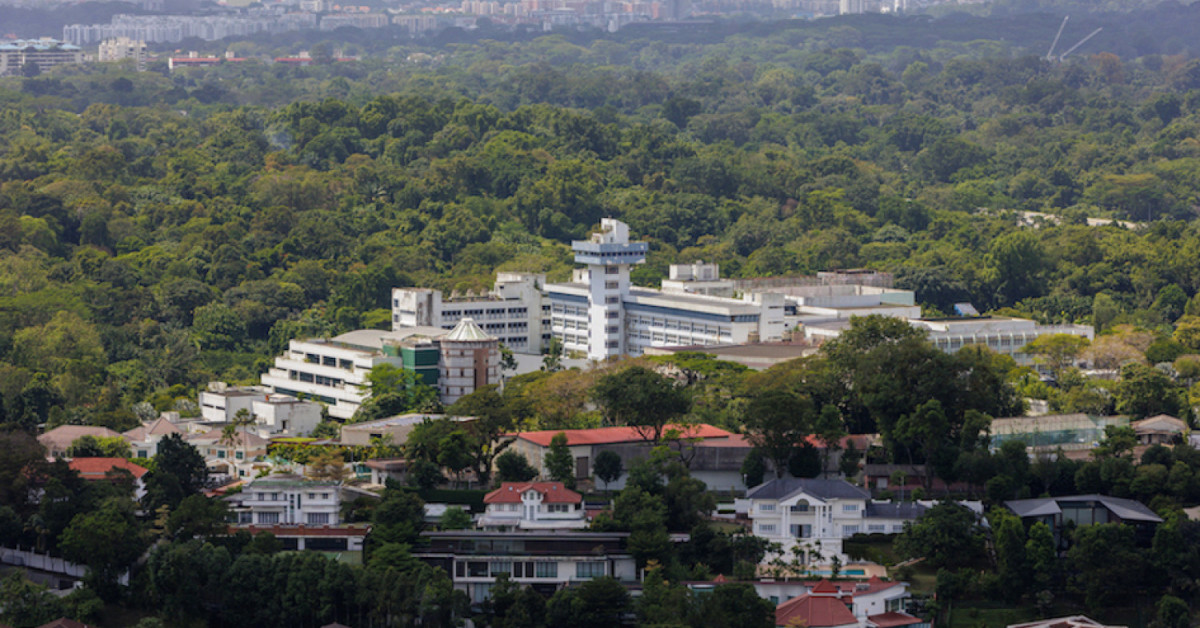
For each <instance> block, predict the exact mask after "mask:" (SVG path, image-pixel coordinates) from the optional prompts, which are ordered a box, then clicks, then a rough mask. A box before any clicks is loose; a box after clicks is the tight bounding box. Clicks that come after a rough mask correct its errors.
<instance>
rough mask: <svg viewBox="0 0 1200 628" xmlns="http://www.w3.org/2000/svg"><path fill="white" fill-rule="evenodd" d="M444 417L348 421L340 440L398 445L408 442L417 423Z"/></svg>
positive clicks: (463, 418) (463, 419)
mask: <svg viewBox="0 0 1200 628" xmlns="http://www.w3.org/2000/svg"><path fill="white" fill-rule="evenodd" d="M444 418H446V415H444V414H421V413H411V414H401V415H398V416H391V417H388V418H386V419H378V420H375V421H366V422H363V423H348V424H346V425H343V426H342V428H341V432H342V436H341V442H342V444H343V445H354V446H360V447H366V446H368V445H370V444H371V441H372V440H375V439H390V440H391V443H392V444H393V445H396V446H400V445H403V444H404V443H406V442H408V435H409V434H410V433H411V432H412V431H413V429H415V428H416V427H417V426H418V425H420V424H422V423H424V422H426V421H437V420H439V419H444ZM450 420H452V421H457V422H460V423H466V422H470V421H474V420H475V417H471V416H456V417H450Z"/></svg>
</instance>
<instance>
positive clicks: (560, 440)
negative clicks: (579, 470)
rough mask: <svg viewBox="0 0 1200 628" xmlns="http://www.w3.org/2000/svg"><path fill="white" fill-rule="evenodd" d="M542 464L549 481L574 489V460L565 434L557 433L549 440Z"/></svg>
mask: <svg viewBox="0 0 1200 628" xmlns="http://www.w3.org/2000/svg"><path fill="white" fill-rule="evenodd" d="M542 464H543V465H544V466H545V468H546V473H547V474H549V475H550V479H552V480H555V481H558V482H562V483H563V485H565V486H566V487H567V488H570V489H574V488H575V458H574V456H572V455H571V448H570V447H568V446H567V435H566V434H564V433H562V432H559V433H557V434H555V435H554V438H551V439H550V450H549V451H547V452H546V456H545V458H544V459H543V460H542Z"/></svg>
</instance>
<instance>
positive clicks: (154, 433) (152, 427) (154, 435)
mask: <svg viewBox="0 0 1200 628" xmlns="http://www.w3.org/2000/svg"><path fill="white" fill-rule="evenodd" d="M171 434H179V435H183V430H181V429H179V427H178V426H176V425H175V424H174V423H172V422H170V421H168V420H167V419H166V417H158V418H157V419H154V420H153V421H150V422H149V423H146V424H145V425H141V426H139V427H135V428H133V429H131V430H129V431H128V432H125V433H124V434H122V436H124V437H125V440H127V441H129V446H130V448H131V449H132V450H133V456H134V457H135V458H153V457H154V456H157V455H158V443H159V442H161V441H162V439H164V438H166V437H167V436H170V435H171Z"/></svg>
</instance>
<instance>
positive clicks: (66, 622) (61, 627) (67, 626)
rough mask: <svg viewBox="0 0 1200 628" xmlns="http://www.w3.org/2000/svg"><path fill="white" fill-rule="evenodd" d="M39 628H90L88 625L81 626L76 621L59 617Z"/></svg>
mask: <svg viewBox="0 0 1200 628" xmlns="http://www.w3.org/2000/svg"><path fill="white" fill-rule="evenodd" d="M38 628H89V626H88V625H87V624H81V623H79V622H77V621H75V620H74V619H68V618H66V617H59V618H58V619H56V620H54V621H52V622H50V623H48V624H42V625H41V626H38Z"/></svg>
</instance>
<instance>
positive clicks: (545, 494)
mask: <svg viewBox="0 0 1200 628" xmlns="http://www.w3.org/2000/svg"><path fill="white" fill-rule="evenodd" d="M483 503H484V504H486V505H487V509H486V510H485V511H484V513H483V516H482V517H481V518H480V519H479V522H478V526H479V528H480V529H483V530H488V531H493V532H507V531H509V530H579V529H582V528H586V527H587V513H586V512H585V511H584V509H583V496H582V495H580V494H579V493H576V492H575V491H572V490H571V489H569V488H567V487H565V486H563V483H562V482H504V483H503V484H501V485H500V488H498V489H496V490H494V491H492V492H490V493H488V494H487V495H485V496H484V498H483Z"/></svg>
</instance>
